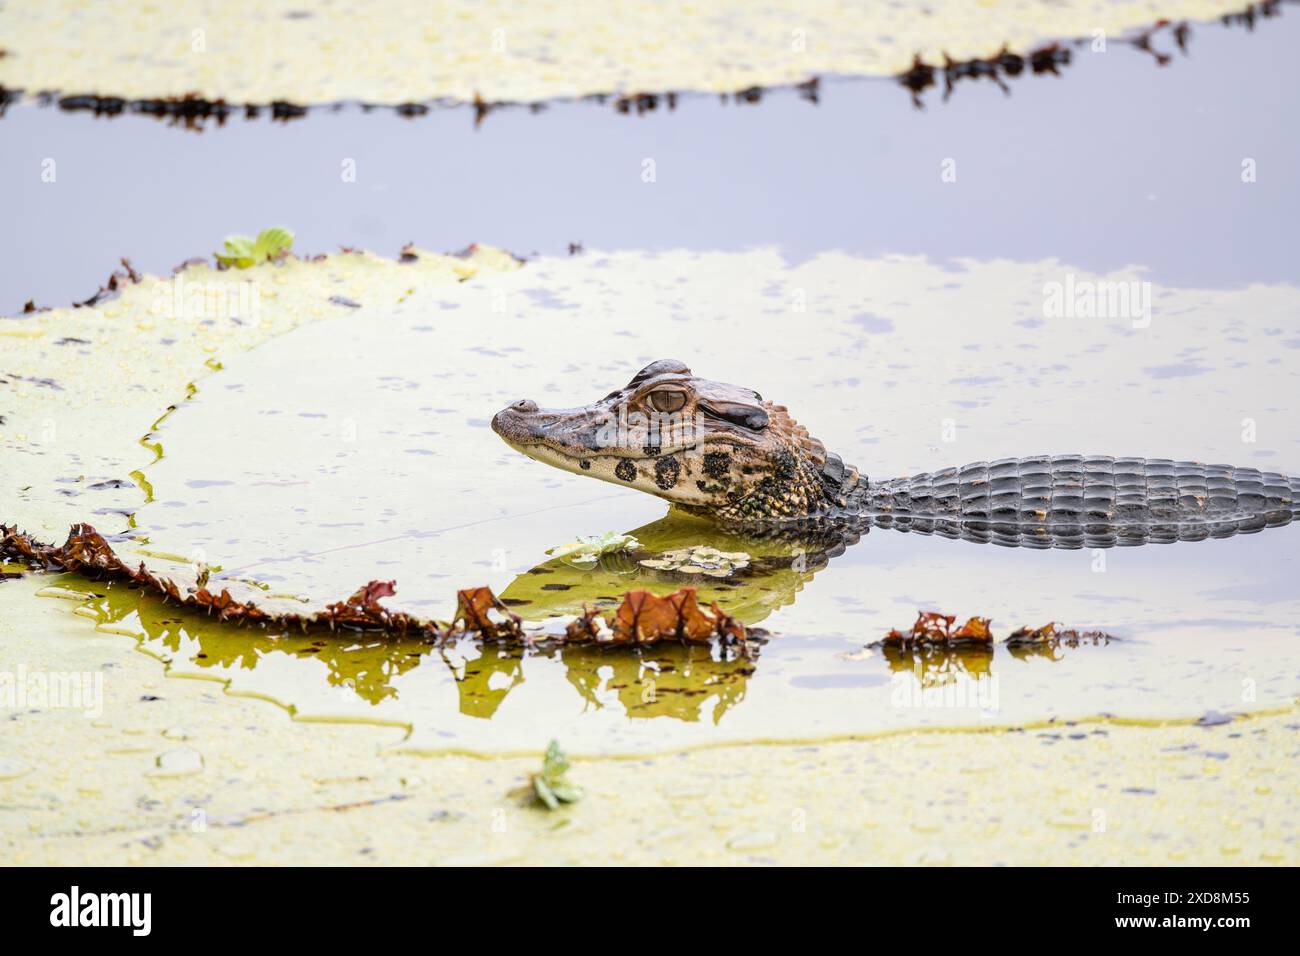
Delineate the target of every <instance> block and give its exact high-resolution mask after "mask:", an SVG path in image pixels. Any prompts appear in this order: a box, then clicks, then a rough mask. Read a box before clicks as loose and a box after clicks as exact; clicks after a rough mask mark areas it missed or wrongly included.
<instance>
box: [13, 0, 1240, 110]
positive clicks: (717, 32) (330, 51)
mask: <svg viewBox="0 0 1300 956" xmlns="http://www.w3.org/2000/svg"><path fill="white" fill-rule="evenodd" d="M1244 5H1245V4H1243V3H1242V2H1240V0H974V2H972V0H927V2H924V3H916V4H903V3H895V2H889V0H859V2H855V3H844V2H842V0H797V2H795V0H780V2H771V3H764V4H762V5H761V6H756V5H754V4H746V3H742V2H737V0H689V2H684V0H672V2H663V3H647V2H644V0H635V2H634V0H562V2H561V0H554V2H542V3H521V2H518V0H515V2H481V3H474V4H463V3H447V2H436V3H430V2H422V0H391V2H387V3H385V4H384V16H374V15H373V13H374V10H373V5H372V4H367V3H360V2H356V0H338V2H332V3H313V2H305V0H256V2H254V0H226V2H222V3H211V2H206V0H175V2H167V3H139V2H135V0H94V2H88V0H81V2H73V0H52V2H45V3H7V4H5V5H4V6H3V7H0V45H2V46H3V48H4V50H5V53H6V55H5V56H4V57H3V58H0V86H4V87H9V88H11V89H24V90H28V91H31V92H38V91H60V92H62V93H65V94H100V95H115V96H122V97H128V98H159V97H180V96H186V95H188V94H197V95H199V96H202V97H205V98H207V99H211V100H217V99H220V100H224V101H226V102H228V103H269V102H272V101H277V100H288V101H291V102H294V103H299V104H313V103H328V102H335V101H340V100H362V101H365V102H370V103H391V104H397V103H407V102H419V101H426V100H451V101H458V102H471V101H474V100H475V99H476V98H481V99H483V100H487V101H516V102H536V101H541V100H548V99H554V98H559V97H576V96H584V95H588V94H607V93H613V94H620V93H622V94H629V93H640V92H662V91H667V90H701V91H714V92H734V91H738V90H744V89H747V88H751V87H754V86H770V85H776V84H787V83H797V82H802V81H804V80H807V79H809V78H810V77H812V76H818V75H825V74H844V75H869V76H886V75H892V74H896V73H899V72H901V71H903V70H906V69H907V68H908V67H909V66H910V65H911V63H912V58H913V56H915V55H920V56H921V57H922V58H924V59H925V60H926V61H927V62H931V63H942V62H943V58H944V56H945V55H949V56H952V57H953V58H955V59H958V60H961V59H969V58H974V57H986V56H991V55H993V54H995V53H997V52H998V50H1000V49H1001V48H1002V47H1003V46H1004V45H1005V46H1007V47H1009V48H1010V49H1012V50H1015V51H1018V52H1021V53H1025V52H1028V51H1029V50H1030V49H1031V48H1032V47H1034V46H1035V45H1036V44H1039V43H1041V42H1043V41H1047V40H1054V39H1068V38H1074V37H1084V38H1093V37H1097V36H1102V35H1109V36H1111V37H1112V38H1113V37H1116V36H1118V35H1120V34H1122V33H1124V32H1125V31H1132V30H1135V29H1138V28H1143V27H1148V26H1150V25H1152V24H1153V23H1155V22H1156V21H1157V20H1160V19H1168V20H1184V19H1212V18H1215V17H1218V16H1221V15H1223V14H1225V13H1230V12H1235V11H1237V10H1240V9H1241V8H1242V7H1243V6H1244Z"/></svg>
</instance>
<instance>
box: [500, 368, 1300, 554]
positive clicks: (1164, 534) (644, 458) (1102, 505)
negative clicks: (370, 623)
mask: <svg viewBox="0 0 1300 956" xmlns="http://www.w3.org/2000/svg"><path fill="white" fill-rule="evenodd" d="M637 416H641V417H642V418H643V419H645V420H646V421H651V420H655V421H656V422H658V424H659V427H658V428H657V430H656V429H655V428H651V427H648V426H647V427H646V428H641V429H639V428H638V427H637V425H638V421H639V419H638V417H637ZM620 426H625V427H620ZM492 427H493V429H494V430H495V431H496V432H497V434H499V435H500V436H501V437H502V438H503V439H505V440H506V441H507V442H508V443H509V444H510V445H511V446H512V447H514V448H516V449H518V450H519V451H521V452H523V453H524V454H526V455H529V456H530V457H533V458H537V459H539V460H541V461H545V462H546V463H548V464H551V465H554V466H556V467H559V468H563V469H565V470H567V471H573V472H575V473H576V474H586V475H590V476H593V477H598V478H602V479H604V480H606V481H611V482H613V483H615V484H626V485H632V486H633V487H636V488H639V489H640V490H643V491H646V492H649V493H650V494H654V495H658V496H659V497H661V498H665V499H667V500H669V501H671V502H673V503H674V504H675V505H676V506H677V507H679V508H682V509H684V510H686V511H688V512H691V513H694V514H698V515H702V516H705V517H708V518H710V519H712V520H713V521H715V522H717V523H718V524H719V525H722V526H723V527H726V528H733V529H737V530H742V531H744V532H745V533H747V534H754V535H763V536H767V535H780V536H786V537H790V538H792V539H801V540H807V541H813V542H816V543H817V544H818V546H819V549H825V550H830V551H838V550H842V548H843V547H844V546H845V545H846V544H851V543H852V542H853V541H856V540H857V536H858V535H860V534H864V533H866V532H867V531H868V530H869V529H870V528H872V527H889V528H895V529H897V530H900V531H912V532H915V533H918V534H938V535H943V536H944V537H949V538H961V539H963V540H966V541H975V542H991V543H994V544H1001V545H1005V546H1009V547H1032V548H1084V547H1086V548H1108V547H1114V546H1119V545H1137V544H1147V543H1168V542H1173V541H1199V540H1203V539H1205V538H1224V537H1231V536H1232V535H1235V534H1244V533H1252V532H1256V531H1260V530H1262V529H1264V528H1271V527H1278V526H1280V525H1285V524H1290V523H1291V521H1292V520H1293V519H1295V518H1296V517H1297V516H1298V515H1300V479H1297V478H1293V477H1290V476H1287V475H1283V474H1280V473H1278V472H1261V471H1259V470H1258V469H1255V468H1234V467H1232V466H1230V465H1205V464H1201V463H1200V462H1189V461H1169V460H1164V459H1143V458H1110V457H1102V456H1095V457H1093V456H1081V455H1054V456H1041V457H1034V458H1010V459H1004V460H1002V461H995V462H978V463H975V464H971V465H965V466H964V467H961V468H949V469H945V470H943V471H938V472H934V473H933V474H928V473H927V474H920V475H914V476H911V477H906V478H894V479H890V480H887V481H881V482H870V481H868V480H867V478H866V477H865V476H864V475H861V474H859V472H858V470H857V469H856V468H854V467H853V466H851V465H846V464H845V463H844V462H843V460H842V459H841V458H840V457H839V456H838V455H835V454H833V453H830V452H827V451H826V448H825V446H823V445H822V443H821V442H819V441H817V440H816V439H815V438H812V437H811V436H810V435H809V434H808V432H807V430H806V429H804V428H803V426H801V425H799V424H798V423H797V422H795V421H794V419H793V418H791V417H790V415H789V413H788V412H787V411H786V409H785V408H784V407H783V406H780V405H775V404H773V403H772V402H768V401H764V400H763V399H762V396H760V395H759V394H758V393H757V392H754V391H751V390H750V389H746V388H740V387H738V386H734V385H725V384H723V383H720V382H712V381H709V380H707V379H701V378H697V377H695V376H694V375H693V374H692V373H691V371H690V369H688V368H686V366H685V365H683V364H682V363H680V362H676V361H673V360H670V359H665V360H662V361H659V362H655V363H653V364H651V365H649V366H647V367H646V368H644V369H642V370H641V372H639V373H638V374H637V375H636V376H635V377H634V378H633V379H632V381H631V382H629V383H628V385H627V386H625V387H624V388H622V389H618V390H616V391H614V392H611V393H610V394H609V395H607V396H605V398H603V399H601V400H600V401H598V402H595V403H593V404H591V405H588V406H583V407H580V408H573V409H564V410H546V409H540V408H538V407H537V406H536V404H534V403H533V402H529V401H520V402H516V403H515V404H514V405H512V406H510V407H509V408H506V409H503V410H502V411H501V412H499V413H498V414H497V415H496V417H494V418H493V420H492Z"/></svg>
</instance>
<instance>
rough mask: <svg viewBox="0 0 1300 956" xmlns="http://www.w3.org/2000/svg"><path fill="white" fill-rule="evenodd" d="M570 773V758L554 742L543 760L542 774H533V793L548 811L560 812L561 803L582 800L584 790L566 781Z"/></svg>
mask: <svg viewBox="0 0 1300 956" xmlns="http://www.w3.org/2000/svg"><path fill="white" fill-rule="evenodd" d="M568 772H569V758H568V757H566V756H565V755H564V751H563V750H561V749H560V742H559V741H558V740H552V741H551V742H550V744H549V745H548V746H547V748H546V757H545V758H544V759H543V760H542V772H541V773H536V774H533V792H534V793H535V794H536V795H537V799H538V800H540V801H541V802H542V804H544V805H545V807H546V809H548V810H558V809H560V804H561V803H576V802H577V801H579V800H581V799H582V788H581V787H579V786H577V785H576V784H572V783H569V781H567V780H565V779H564V775H565V774H566V773H568Z"/></svg>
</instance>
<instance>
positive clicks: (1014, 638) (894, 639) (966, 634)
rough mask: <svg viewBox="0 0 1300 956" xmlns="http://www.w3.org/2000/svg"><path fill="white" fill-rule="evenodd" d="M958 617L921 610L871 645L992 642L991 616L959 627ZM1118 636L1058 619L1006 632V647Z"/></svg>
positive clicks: (1106, 639)
mask: <svg viewBox="0 0 1300 956" xmlns="http://www.w3.org/2000/svg"><path fill="white" fill-rule="evenodd" d="M956 621H957V618H956V616H955V615H952V614H941V613H939V612H938V611H918V612H917V614H916V620H915V621H914V622H913V623H912V626H911V627H910V628H908V629H907V630H906V631H899V630H892V631H890V632H889V633H888V634H886V635H885V637H884V639H883V640H880V641H876V642H874V643H873V644H871V645H869V646H871V647H885V648H896V649H900V650H904V651H907V650H912V649H914V648H925V647H933V646H945V647H948V646H957V645H982V646H991V645H992V643H993V632H992V631H991V630H990V629H989V621H990V618H987V617H972V618H970V619H968V620H967V621H966V623H965V624H962V625H961V626H960V627H956V628H954V627H953V624H955V623H956ZM1114 639H1115V638H1113V637H1111V635H1109V634H1107V633H1105V632H1104V631H1077V630H1074V629H1073V628H1067V629H1062V630H1058V629H1057V625H1056V623H1055V622H1052V623H1048V624H1044V625H1043V626H1042V627H1038V628H1029V627H1020V628H1017V629H1016V630H1015V631H1013V632H1012V633H1011V634H1009V635H1008V636H1007V639H1006V641H1005V643H1006V645H1007V647H1013V648H1014V647H1045V646H1057V645H1060V644H1062V643H1064V644H1066V645H1067V646H1069V647H1077V646H1079V644H1081V643H1084V642H1087V641H1091V642H1092V643H1093V644H1108V643H1110V642H1111V641H1112V640H1114Z"/></svg>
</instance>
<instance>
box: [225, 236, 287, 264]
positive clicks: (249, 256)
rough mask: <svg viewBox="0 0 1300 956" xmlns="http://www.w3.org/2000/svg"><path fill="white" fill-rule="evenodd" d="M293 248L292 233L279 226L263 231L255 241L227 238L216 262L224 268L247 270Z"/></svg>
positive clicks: (244, 237)
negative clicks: (232, 267)
mask: <svg viewBox="0 0 1300 956" xmlns="http://www.w3.org/2000/svg"><path fill="white" fill-rule="evenodd" d="M291 246H293V233H292V232H290V231H289V230H288V229H284V228H282V227H280V226H272V227H271V228H270V229H263V230H262V231H261V232H259V233H258V234H257V238H256V239H250V238H249V237H248V236H227V237H226V248H225V251H224V252H218V253H217V254H216V256H217V261H218V262H220V263H221V264H222V265H224V266H234V267H235V268H237V269H247V268H249V267H250V266H255V265H257V264H258V263H259V262H265V261H266V260H268V259H275V258H278V257H279V256H280V255H281V253H285V252H288V251H289V249H290V247H291Z"/></svg>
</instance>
